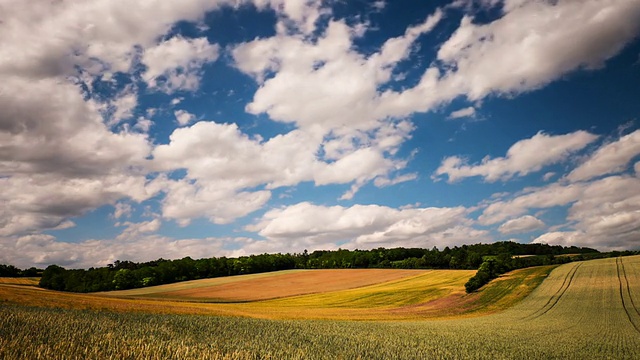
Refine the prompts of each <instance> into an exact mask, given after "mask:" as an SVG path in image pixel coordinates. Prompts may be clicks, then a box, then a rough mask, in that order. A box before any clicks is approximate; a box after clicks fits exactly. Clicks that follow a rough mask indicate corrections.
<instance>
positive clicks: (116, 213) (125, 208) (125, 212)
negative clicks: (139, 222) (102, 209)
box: [113, 202, 133, 220]
mask: <svg viewBox="0 0 640 360" xmlns="http://www.w3.org/2000/svg"><path fill="white" fill-rule="evenodd" d="M113 208H114V209H113V218H114V219H116V220H117V219H120V218H121V217H129V216H131V212H132V211H133V208H132V207H131V205H130V204H128V203H125V202H117V203H116V204H115V205H114V206H113Z"/></svg>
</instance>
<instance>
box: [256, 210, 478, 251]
mask: <svg viewBox="0 0 640 360" xmlns="http://www.w3.org/2000/svg"><path fill="white" fill-rule="evenodd" d="M466 214H467V210H466V209H465V208H464V207H456V208H405V209H400V210H398V209H394V208H389V207H385V206H378V205H354V206H352V207H348V208H347V207H342V206H321V205H314V204H311V203H308V202H303V203H299V204H296V205H292V206H288V207H285V208H280V209H274V210H270V211H268V212H267V213H266V214H264V216H262V218H261V219H259V220H258V221H257V222H256V223H255V224H253V225H250V226H247V227H246V229H247V230H249V231H256V232H258V233H259V234H260V235H262V236H264V237H265V238H267V239H269V240H270V241H274V242H278V243H281V244H290V245H292V246H295V247H301V246H307V247H312V248H315V246H314V245H317V244H323V243H325V242H333V243H336V242H337V243H341V242H345V243H344V245H343V246H345V247H351V248H354V247H358V248H372V247H378V246H391V247H393V246H420V247H431V246H442V247H444V246H451V245H455V244H460V243H461V242H464V241H469V239H473V240H472V241H480V240H482V239H485V238H486V232H485V231H480V230H475V229H473V228H471V226H470V225H471V220H469V219H468V218H467V217H466Z"/></svg>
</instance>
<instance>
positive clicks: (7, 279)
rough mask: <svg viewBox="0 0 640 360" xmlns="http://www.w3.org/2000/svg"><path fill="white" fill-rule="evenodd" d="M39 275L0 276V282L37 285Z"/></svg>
mask: <svg viewBox="0 0 640 360" xmlns="http://www.w3.org/2000/svg"><path fill="white" fill-rule="evenodd" d="M39 283H40V278H39V277H0V284H10V285H28V286H38V284H39Z"/></svg>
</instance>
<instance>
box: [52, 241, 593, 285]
mask: <svg viewBox="0 0 640 360" xmlns="http://www.w3.org/2000/svg"><path fill="white" fill-rule="evenodd" d="M501 254H503V255H501ZM564 254H582V255H581V258H583V257H585V256H591V257H592V256H596V255H598V254H599V253H598V251H597V250H594V249H590V248H579V247H575V246H572V247H562V246H550V245H546V244H520V243H516V242H510V241H507V242H497V243H492V244H475V245H462V246H461V247H453V248H449V247H446V248H444V249H443V250H438V249H437V248H435V247H434V248H433V249H430V250H429V249H420V248H393V249H385V248H378V249H373V250H343V249H338V250H333V251H313V252H311V253H308V252H307V251H306V250H305V251H304V252H303V253H294V254H289V253H287V254H281V253H278V254H261V255H251V256H242V257H238V258H227V257H219V258H216V257H213V258H203V259H197V260H194V259H192V258H190V257H185V258H183V259H178V260H165V259H158V260H155V261H149V262H143V263H135V262H131V261H116V262H114V263H113V264H109V265H108V266H106V267H99V268H90V269H65V268H62V267H60V266H57V265H50V266H49V267H47V268H46V269H45V270H44V272H43V274H42V278H41V280H40V286H41V287H44V288H47V289H52V290H60V291H71V292H95V291H111V290H124V289H132V288H139V287H146V286H154V285H161V284H169V283H174V282H178V281H186V280H196V279H204V278H213V277H221V276H230V275H241V274H254V273H262V272H270V271H278V270H288V269H347V268H396V269H478V268H479V267H480V266H481V265H482V264H483V262H484V261H485V260H486V259H487V257H490V258H491V257H495V256H498V255H501V256H502V258H509V259H512V258H513V261H512V262H510V263H509V264H510V266H517V267H527V266H535V265H546V264H554V263H560V262H566V261H569V258H568V257H557V256H558V255H564ZM518 255H534V256H527V257H515V258H514V256H518ZM491 275H494V274H491Z"/></svg>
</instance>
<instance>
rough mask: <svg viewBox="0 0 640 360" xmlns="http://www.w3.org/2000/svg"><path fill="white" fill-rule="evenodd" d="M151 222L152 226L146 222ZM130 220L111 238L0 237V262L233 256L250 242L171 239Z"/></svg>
mask: <svg viewBox="0 0 640 360" xmlns="http://www.w3.org/2000/svg"><path fill="white" fill-rule="evenodd" d="M149 224H151V225H152V226H150V225H149ZM143 225H145V226H147V229H144V230H152V228H154V227H155V226H156V223H155V220H152V221H151V222H143ZM135 226H136V224H130V225H129V227H127V228H126V229H125V230H124V231H123V232H122V233H121V234H120V235H118V236H117V237H116V238H114V239H105V240H93V239H90V240H85V241H81V242H73V243H72V242H64V241H59V240H58V239H56V238H55V237H53V236H51V235H45V234H34V235H24V236H16V237H0V263H2V264H12V265H14V266H17V267H20V268H27V267H30V266H34V265H35V266H38V267H46V266H47V265H50V264H57V265H62V266H65V267H67V268H89V267H96V266H107V265H108V264H111V263H113V262H114V261H116V260H130V261H135V262H144V261H151V260H157V259H159V258H163V259H180V258H183V257H185V256H190V257H192V258H194V259H199V258H208V257H213V256H234V254H236V253H237V251H235V250H226V249H225V248H227V247H228V248H237V247H247V246H251V244H252V243H254V242H255V241H254V240H252V239H248V238H229V237H224V238H216V237H207V238H202V239H174V238H169V237H164V236H160V235H155V234H153V233H152V232H153V231H142V232H141V231H134V232H132V231H130V229H132V228H133V227H135Z"/></svg>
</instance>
